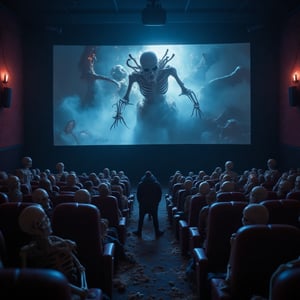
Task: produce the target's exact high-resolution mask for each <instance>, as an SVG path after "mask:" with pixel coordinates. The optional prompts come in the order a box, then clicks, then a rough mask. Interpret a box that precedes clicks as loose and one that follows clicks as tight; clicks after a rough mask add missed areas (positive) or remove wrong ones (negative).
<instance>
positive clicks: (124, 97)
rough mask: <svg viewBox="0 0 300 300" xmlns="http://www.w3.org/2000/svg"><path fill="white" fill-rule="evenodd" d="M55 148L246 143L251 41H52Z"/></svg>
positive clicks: (249, 131) (249, 104) (249, 139)
mask: <svg viewBox="0 0 300 300" xmlns="http://www.w3.org/2000/svg"><path fill="white" fill-rule="evenodd" d="M53 137H54V145H55V146H76V145H80V146H84V145H86V146H93V145H166V144H168V145H169V144H174V145H178V144H250V143H251V95H250V44H248V43H233V44H189V45H183V44H182V45H177V44H176V45H175V44H174V45H126V46H124V45H121V46H120V45H83V46H82V45H55V46H53Z"/></svg>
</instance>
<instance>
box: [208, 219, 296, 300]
mask: <svg viewBox="0 0 300 300" xmlns="http://www.w3.org/2000/svg"><path fill="white" fill-rule="evenodd" d="M231 251H232V257H233V259H232V261H231V280H230V284H229V285H226V282H225V279H222V278H212V279H211V281H210V285H211V300H221V299H222V300H224V299H226V300H231V299H250V298H251V297H252V296H253V295H260V296H262V297H265V298H267V299H268V294H269V282H270V278H271V276H272V274H273V273H274V271H275V270H276V269H277V268H278V266H279V265H281V264H284V263H287V262H288V261H291V260H293V259H296V258H298V256H299V253H300V229H299V228H296V227H294V226H291V225H281V224H280V225H279V224H272V225H248V226H243V227H241V228H240V229H239V230H238V231H237V234H236V239H235V243H234V244H233V247H232V249H231Z"/></svg>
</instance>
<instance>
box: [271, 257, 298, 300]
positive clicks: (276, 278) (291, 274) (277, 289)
mask: <svg viewBox="0 0 300 300" xmlns="http://www.w3.org/2000/svg"><path fill="white" fill-rule="evenodd" d="M299 282H300V259H297V260H296V261H293V262H288V263H287V264H284V265H280V267H278V269H277V270H276V271H275V273H274V274H273V275H272V279H271V283H270V293H271V294H270V295H269V298H270V300H294V299H300V285H299Z"/></svg>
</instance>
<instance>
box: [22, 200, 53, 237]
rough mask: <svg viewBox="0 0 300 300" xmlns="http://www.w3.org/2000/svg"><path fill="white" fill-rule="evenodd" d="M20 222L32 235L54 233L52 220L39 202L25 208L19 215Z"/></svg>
mask: <svg viewBox="0 0 300 300" xmlns="http://www.w3.org/2000/svg"><path fill="white" fill-rule="evenodd" d="M19 224H20V227H21V229H22V230H23V231H24V232H26V233H28V234H30V235H34V236H40V237H47V236H49V235H50V234H51V233H52V228H51V223H50V220H49V218H48V216H47V215H46V213H45V212H44V210H43V208H42V207H41V206H40V205H38V204H36V205H31V206H28V207H26V208H24V209H23V211H22V212H21V214H20V216H19Z"/></svg>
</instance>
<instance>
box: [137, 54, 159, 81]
mask: <svg viewBox="0 0 300 300" xmlns="http://www.w3.org/2000/svg"><path fill="white" fill-rule="evenodd" d="M140 64H141V67H142V75H143V77H144V78H145V79H146V80H147V81H150V82H153V81H155V80H156V77H157V73H158V59H157V56H156V54H155V53H153V52H144V53H143V54H142V55H141V57H140Z"/></svg>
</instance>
